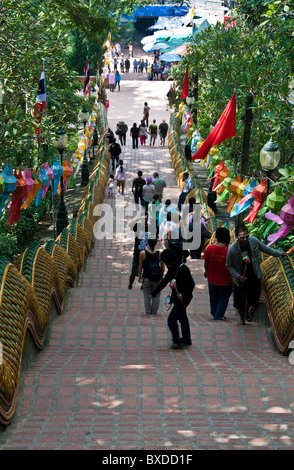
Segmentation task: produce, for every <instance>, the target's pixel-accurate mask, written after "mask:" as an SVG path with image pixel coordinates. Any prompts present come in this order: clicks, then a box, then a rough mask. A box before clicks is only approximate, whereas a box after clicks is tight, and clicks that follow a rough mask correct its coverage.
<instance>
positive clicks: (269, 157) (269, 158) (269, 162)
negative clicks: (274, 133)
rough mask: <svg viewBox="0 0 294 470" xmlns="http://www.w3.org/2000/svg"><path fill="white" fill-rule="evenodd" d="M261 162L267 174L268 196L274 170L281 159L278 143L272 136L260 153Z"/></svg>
mask: <svg viewBox="0 0 294 470" xmlns="http://www.w3.org/2000/svg"><path fill="white" fill-rule="evenodd" d="M259 159H260V164H261V166H262V169H263V171H264V172H265V174H266V177H267V182H266V196H268V194H269V189H270V177H271V174H272V172H273V171H274V170H275V168H277V166H278V164H279V161H280V151H279V147H278V144H277V143H276V142H274V140H273V138H272V137H271V138H270V140H269V141H268V142H267V143H266V144H265V145H264V147H263V148H262V149H261V151H260V154H259Z"/></svg>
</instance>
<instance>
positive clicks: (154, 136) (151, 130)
mask: <svg viewBox="0 0 294 470" xmlns="http://www.w3.org/2000/svg"><path fill="white" fill-rule="evenodd" d="M149 134H150V145H152V144H153V145H154V144H155V141H156V139H157V124H156V119H153V122H152V124H150V126H149Z"/></svg>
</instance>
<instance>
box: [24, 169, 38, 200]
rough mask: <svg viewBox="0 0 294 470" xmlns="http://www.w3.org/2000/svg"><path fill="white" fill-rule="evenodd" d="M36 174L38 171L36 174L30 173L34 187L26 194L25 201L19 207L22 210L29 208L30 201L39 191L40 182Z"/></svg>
mask: <svg viewBox="0 0 294 470" xmlns="http://www.w3.org/2000/svg"><path fill="white" fill-rule="evenodd" d="M38 173H39V170H37V172H35V173H34V172H33V173H32V176H33V177H34V187H33V189H32V190H31V191H30V192H29V193H28V196H27V198H26V201H25V202H24V203H23V205H22V206H21V208H22V209H27V208H28V207H29V206H30V204H31V202H32V200H33V199H34V198H35V197H36V196H37V193H38V191H39V189H40V188H41V187H42V184H41V181H40V180H39V177H38Z"/></svg>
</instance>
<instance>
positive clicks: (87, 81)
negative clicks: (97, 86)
mask: <svg viewBox="0 0 294 470" xmlns="http://www.w3.org/2000/svg"><path fill="white" fill-rule="evenodd" d="M89 93H90V72H89V59H88V57H87V63H86V73H85V80H84V95H88V94H89Z"/></svg>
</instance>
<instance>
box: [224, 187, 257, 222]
mask: <svg viewBox="0 0 294 470" xmlns="http://www.w3.org/2000/svg"><path fill="white" fill-rule="evenodd" d="M255 186H257V181H256V179H254V180H252V181H251V182H250V183H249V184H247V185H246V186H245V187H244V190H243V195H244V197H243V198H242V199H241V200H240V201H239V202H238V204H236V207H234V209H233V210H232V212H231V214H230V217H235V216H236V215H238V214H241V213H242V212H244V211H246V209H248V207H250V206H251V204H252V203H253V201H254V196H253V190H254V188H255Z"/></svg>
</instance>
